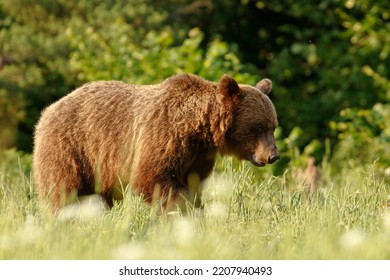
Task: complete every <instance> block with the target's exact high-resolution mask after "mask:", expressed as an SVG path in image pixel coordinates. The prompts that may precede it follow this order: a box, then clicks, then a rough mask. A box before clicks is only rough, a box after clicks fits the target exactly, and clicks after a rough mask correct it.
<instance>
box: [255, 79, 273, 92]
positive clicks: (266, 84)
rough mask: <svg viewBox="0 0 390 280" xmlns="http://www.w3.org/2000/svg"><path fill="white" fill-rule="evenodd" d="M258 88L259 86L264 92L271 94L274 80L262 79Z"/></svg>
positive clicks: (257, 86)
mask: <svg viewBox="0 0 390 280" xmlns="http://www.w3.org/2000/svg"><path fill="white" fill-rule="evenodd" d="M256 88H258V89H259V90H260V91H261V92H262V93H264V94H266V95H269V93H270V92H271V90H272V82H271V80H269V79H262V80H261V81H260V82H258V83H257V85H256Z"/></svg>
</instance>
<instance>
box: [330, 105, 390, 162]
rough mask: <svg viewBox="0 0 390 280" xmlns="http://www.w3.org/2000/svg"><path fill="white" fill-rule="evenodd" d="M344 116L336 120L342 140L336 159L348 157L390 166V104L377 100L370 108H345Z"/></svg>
mask: <svg viewBox="0 0 390 280" xmlns="http://www.w3.org/2000/svg"><path fill="white" fill-rule="evenodd" d="M340 116H341V120H340V121H339V122H332V123H331V127H332V128H333V129H334V130H335V132H336V133H337V135H338V137H339V139H340V144H339V147H338V150H337V152H336V153H335V160H341V159H344V158H347V157H351V158H353V159H357V161H356V163H361V162H374V161H376V162H377V164H378V165H379V166H382V167H383V168H387V167H389V166H390V149H389V143H390V128H389V126H388V123H389V120H390V105H389V104H381V103H378V104H376V105H375V106H374V107H373V108H372V109H370V110H361V109H360V110H359V109H350V108H348V109H344V110H343V111H341V113H340Z"/></svg>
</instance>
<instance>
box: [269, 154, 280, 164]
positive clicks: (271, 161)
mask: <svg viewBox="0 0 390 280" xmlns="http://www.w3.org/2000/svg"><path fill="white" fill-rule="evenodd" d="M278 159H280V156H279V153H278V152H276V153H273V154H272V155H271V156H270V157H269V158H268V163H274V162H275V161H277V160H278Z"/></svg>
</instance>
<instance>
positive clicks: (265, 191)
mask: <svg viewBox="0 0 390 280" xmlns="http://www.w3.org/2000/svg"><path fill="white" fill-rule="evenodd" d="M30 164H31V156H29V155H20V154H18V153H16V152H14V151H10V152H2V154H1V159H0V259H38V260H39V259H233V260H235V259H298V260H299V259H389V258H390V196H389V195H390V186H389V175H386V174H385V173H383V172H378V170H377V168H376V165H375V163H372V164H371V165H368V166H359V165H348V164H345V168H343V169H339V170H332V168H331V167H332V166H331V164H329V163H327V162H323V163H322V164H321V165H320V166H319V167H318V168H321V174H322V176H321V178H320V179H319V181H318V190H317V191H316V192H315V193H313V194H310V192H309V191H308V186H307V180H305V179H302V176H299V174H302V170H301V169H299V168H294V167H289V168H287V169H286V170H285V171H284V173H283V174H282V175H280V176H277V177H275V176H273V175H272V172H271V169H270V168H269V167H266V168H261V169H259V168H254V167H252V166H251V165H250V164H248V163H245V162H240V161H237V160H235V159H232V158H225V159H223V160H222V159H220V160H219V161H218V164H217V166H216V169H215V172H214V173H213V174H212V176H211V177H210V178H209V179H208V180H207V182H206V190H205V193H204V196H203V200H204V209H203V210H199V209H193V208H191V206H189V207H188V211H187V213H185V214H183V213H180V212H175V211H173V212H169V213H164V214H162V215H157V214H156V212H157V211H156V209H157V208H156V207H150V206H147V205H145V204H144V202H143V201H142V198H140V197H139V196H135V195H132V194H131V193H129V194H128V195H127V196H126V198H125V199H124V200H123V201H122V202H120V203H117V204H115V206H114V208H113V209H111V210H109V211H107V210H104V208H103V207H102V206H101V205H100V204H99V199H98V198H96V197H92V198H90V199H89V200H86V201H84V202H82V203H80V205H78V206H71V207H70V208H67V209H66V210H64V211H63V212H62V213H60V214H59V215H58V216H53V215H52V213H51V212H50V209H49V207H48V205H47V204H46V202H44V201H41V200H40V199H38V197H37V194H36V192H35V190H34V188H33V185H32V178H31V176H30Z"/></svg>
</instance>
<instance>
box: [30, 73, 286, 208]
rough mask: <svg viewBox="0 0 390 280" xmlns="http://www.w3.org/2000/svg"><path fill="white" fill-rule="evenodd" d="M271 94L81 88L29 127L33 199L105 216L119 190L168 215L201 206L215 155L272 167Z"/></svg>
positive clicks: (258, 90) (177, 80)
mask: <svg viewBox="0 0 390 280" xmlns="http://www.w3.org/2000/svg"><path fill="white" fill-rule="evenodd" d="M271 87H272V84H271V81H270V80H268V79H263V80H261V81H260V82H259V83H258V84H257V85H256V87H253V86H249V85H242V84H238V83H237V82H236V81H235V80H234V79H233V78H232V77H230V76H228V75H224V76H223V77H222V78H221V79H220V81H219V82H217V83H215V82H210V81H207V80H205V79H203V78H200V77H198V76H195V75H192V74H180V75H176V76H173V77H170V78H168V79H166V80H165V81H163V82H162V83H160V84H156V85H132V84H126V83H124V82H119V81H98V82H91V83H88V84H85V85H83V86H81V87H80V88H78V89H76V90H74V91H73V92H72V93H70V94H68V95H67V96H65V97H63V98H62V99H60V100H59V101H57V102H55V103H54V104H52V105H50V106H49V107H48V108H46V109H45V110H44V111H43V113H42V116H41V118H40V120H39V122H38V124H37V126H36V131H35V137H34V140H35V143H34V154H33V173H34V180H35V184H36V185H37V187H38V191H39V194H40V196H41V197H45V198H48V199H49V200H50V201H51V203H52V206H53V209H54V210H57V209H58V208H59V207H61V206H63V205H64V204H66V203H68V202H69V200H70V197H74V196H72V194H76V195H77V196H82V195H88V194H93V193H99V194H101V195H102V196H103V197H104V198H105V199H106V200H107V202H108V203H109V205H111V206H112V203H113V199H121V198H122V197H121V196H122V194H123V191H122V190H124V189H125V188H126V187H129V188H130V189H132V190H134V191H135V192H136V193H139V194H142V195H143V197H144V199H145V200H146V201H147V202H150V203H151V202H154V201H159V202H160V203H161V205H162V207H163V208H165V209H166V208H167V207H170V206H175V205H177V204H180V203H179V202H183V201H190V202H191V203H195V205H196V206H199V205H200V194H201V182H202V181H203V180H204V179H205V178H206V177H207V176H208V175H209V174H210V172H211V171H212V169H213V166H214V162H215V158H216V155H217V153H220V154H221V155H226V154H231V155H235V156H237V157H238V158H240V159H244V160H249V161H251V162H252V163H253V164H254V165H256V166H264V165H265V164H267V163H273V162H274V161H276V160H277V159H278V158H279V153H278V151H277V148H276V145H275V139H274V135H273V134H274V130H275V128H276V126H277V125H278V121H277V116H276V111H275V108H274V106H273V104H272V102H271V101H270V99H269V98H268V96H267V95H268V94H269V92H270V91H271Z"/></svg>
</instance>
